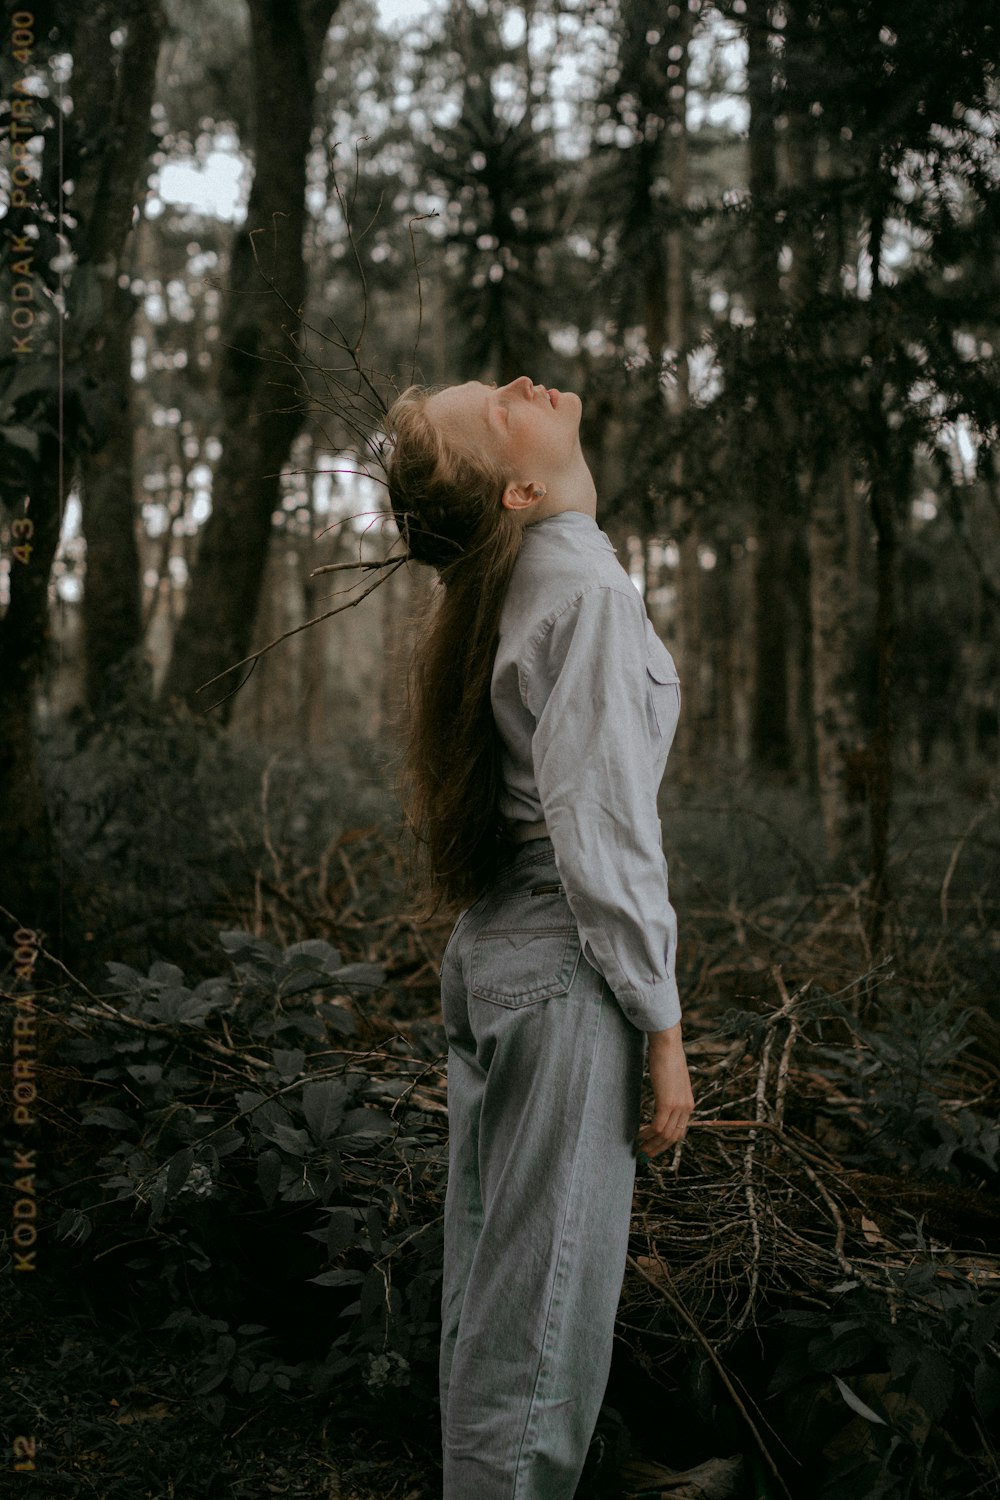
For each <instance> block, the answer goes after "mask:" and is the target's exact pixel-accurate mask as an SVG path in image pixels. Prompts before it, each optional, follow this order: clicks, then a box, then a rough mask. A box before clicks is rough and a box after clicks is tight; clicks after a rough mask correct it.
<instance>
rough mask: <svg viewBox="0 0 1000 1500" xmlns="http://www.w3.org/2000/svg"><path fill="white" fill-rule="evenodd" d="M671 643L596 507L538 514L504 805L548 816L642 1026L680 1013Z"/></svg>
mask: <svg viewBox="0 0 1000 1500" xmlns="http://www.w3.org/2000/svg"><path fill="white" fill-rule="evenodd" d="M680 701H681V700H680V682H679V680H678V675H677V669H676V667H675V666H674V661H673V658H672V656H671V655H670V652H669V651H668V650H667V648H666V646H664V644H663V642H662V641H661V640H660V639H659V637H658V636H657V634H656V632H655V631H654V630H653V627H652V625H651V624H650V621H649V618H648V616H647V614H646V609H645V606H644V604H643V602H642V599H641V597H640V595H639V592H638V590H637V589H636V587H635V585H634V584H633V583H632V581H631V579H630V578H629V576H628V574H627V573H626V572H625V569H624V568H623V567H622V566H621V564H620V563H619V561H618V559H617V557H616V555H615V549H614V548H613V547H612V545H611V542H610V541H609V539H608V537H607V536H606V535H605V533H604V532H603V531H601V530H600V528H599V527H598V525H597V522H596V521H595V520H593V519H592V518H591V517H590V516H588V515H585V514H584V513H583V512H582V511H573V510H568V511H561V512H560V513H559V514H558V515H554V516H548V517H546V519H545V520H542V521H536V522H533V523H532V524H530V525H528V526H526V527H525V533H524V541H523V542H522V545H521V550H520V552H519V554H518V558H517V562H516V563H515V565H514V573H513V576H512V578H511V583H510V587H509V589H508V592H507V596H506V599H505V600H504V606H503V613H502V616H501V621H500V644H499V647H498V650H497V656H496V662H495V665H494V669H493V681H492V703H493V713H494V716H495V718H496V722H497V727H498V729H499V732H500V736H501V739H502V741H503V778H504V793H503V796H502V798H501V812H502V814H503V815H504V817H506V818H507V819H509V820H510V821H511V822H514V823H517V822H525V823H535V822H538V821H539V820H540V819H543V818H544V820H545V822H546V824H547V826H548V830H549V834H550V836H551V839H552V844H553V847H554V850H555V858H556V864H557V866H558V869H559V876H560V879H561V881H562V883H563V886H564V888H565V891H566V899H567V901H568V902H569V906H570V910H571V911H572V913H573V915H574V917H575V918H576V922H577V926H578V928H579V931H580V940H581V944H582V947H583V952H584V955H585V956H586V958H587V960H588V961H589V962H590V963H591V964H593V966H594V968H596V969H597V970H598V971H599V972H600V973H601V974H603V975H604V977H605V979H606V980H607V981H608V984H609V985H610V986H611V989H612V990H613V991H614V994H615V997H616V999H617V1000H618V1003H619V1004H620V1005H621V1007H622V1010H623V1011H624V1013H625V1015H626V1016H628V1018H629V1020H630V1021H632V1022H633V1024H634V1025H636V1026H638V1027H639V1028H640V1030H642V1031H661V1030H664V1029H665V1028H666V1027H668V1026H673V1025H674V1024H675V1023H676V1022H677V1021H678V1020H679V1019H680V1015H681V1006H680V999H679V996H678V993H677V979H676V975H675V959H676V950H677V918H676V915H675V913H674V909H673V907H672V906H671V904H670V900H669V896H668V888H667V861H666V858H665V856H664V853H663V848H662V829H661V826H660V818H659V813H658V811H657V806H656V793H657V788H658V787H659V784H660V779H661V777H662V775H663V771H664V767H665V766H666V763H667V756H668V754H669V752H670V746H671V743H672V742H673V738H674V733H675V731H676V728H677V720H678V716H679V714H680Z"/></svg>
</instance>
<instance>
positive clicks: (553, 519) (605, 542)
mask: <svg viewBox="0 0 1000 1500" xmlns="http://www.w3.org/2000/svg"><path fill="white" fill-rule="evenodd" d="M559 532H566V533H572V535H573V537H574V539H575V540H578V541H580V542H582V543H585V544H586V543H589V544H590V545H592V546H598V547H601V548H602V549H603V550H604V551H606V552H616V550H617V549H616V548H615V547H613V546H612V545H611V538H610V537H609V536H608V535H607V533H606V532H604V531H602V530H601V528H600V527H599V526H598V524H597V522H596V520H595V519H594V517H593V516H589V515H587V514H586V512H585V511H582V510H560V511H557V512H556V514H555V515H554V516H545V517H544V519H543V520H541V521H532V523H531V525H530V526H526V527H525V528H524V539H525V541H527V539H528V538H529V537H530V536H532V535H533V534H537V535H539V536H554V535H555V534H556V533H559Z"/></svg>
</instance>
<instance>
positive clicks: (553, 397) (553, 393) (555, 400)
mask: <svg viewBox="0 0 1000 1500" xmlns="http://www.w3.org/2000/svg"><path fill="white" fill-rule="evenodd" d="M548 394H549V400H550V401H551V402H552V405H553V406H558V405H559V392H558V391H557V390H555V388H552V389H550V391H549V393H548Z"/></svg>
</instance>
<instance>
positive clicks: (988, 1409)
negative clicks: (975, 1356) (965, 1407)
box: [972, 1359, 1000, 1421]
mask: <svg viewBox="0 0 1000 1500" xmlns="http://www.w3.org/2000/svg"><path fill="white" fill-rule="evenodd" d="M972 1383H973V1389H974V1390H975V1393H976V1405H977V1406H978V1407H979V1410H980V1411H981V1412H982V1414H983V1416H984V1417H985V1418H986V1419H987V1421H989V1420H990V1419H991V1418H992V1416H993V1413H994V1412H995V1411H996V1409H997V1407H998V1406H1000V1369H998V1368H997V1365H996V1364H995V1363H993V1364H988V1363H987V1362H986V1360H985V1359H981V1360H980V1361H979V1363H978V1365H977V1366H976V1371H975V1374H974V1375H973V1377H972Z"/></svg>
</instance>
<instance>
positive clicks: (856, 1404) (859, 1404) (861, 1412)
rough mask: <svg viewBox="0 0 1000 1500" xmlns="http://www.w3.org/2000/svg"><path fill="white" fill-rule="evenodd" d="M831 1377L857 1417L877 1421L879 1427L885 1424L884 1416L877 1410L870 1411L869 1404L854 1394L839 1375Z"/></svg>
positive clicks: (867, 1420)
mask: <svg viewBox="0 0 1000 1500" xmlns="http://www.w3.org/2000/svg"><path fill="white" fill-rule="evenodd" d="M833 1378H834V1380H835V1381H836V1382H837V1385H838V1387H839V1390H840V1394H841V1395H842V1396H843V1398H844V1400H845V1401H846V1402H847V1404H848V1406H849V1407H850V1408H851V1410H852V1411H856V1412H857V1414H858V1416H859V1417H864V1419H865V1421H866V1422H877V1423H878V1424H879V1426H880V1427H885V1426H886V1425H887V1424H886V1420H885V1418H884V1417H880V1416H879V1415H878V1413H877V1412H874V1411H872V1409H871V1407H870V1406H866V1405H865V1403H864V1402H863V1401H862V1399H861V1397H860V1396H856V1395H855V1394H854V1392H853V1391H852V1390H851V1388H850V1386H849V1385H845V1384H844V1382H843V1381H842V1380H841V1378H840V1376H839V1375H835V1376H834V1377H833Z"/></svg>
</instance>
